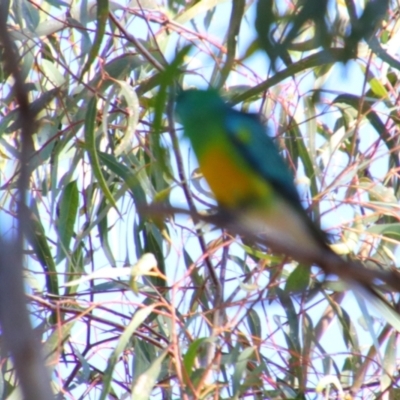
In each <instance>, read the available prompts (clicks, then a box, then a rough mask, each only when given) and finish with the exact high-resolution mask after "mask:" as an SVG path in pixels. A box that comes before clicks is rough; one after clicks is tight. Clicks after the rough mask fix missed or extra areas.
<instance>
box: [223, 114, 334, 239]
mask: <svg viewBox="0 0 400 400" xmlns="http://www.w3.org/2000/svg"><path fill="white" fill-rule="evenodd" d="M225 124H226V128H227V131H228V132H229V138H230V140H231V142H232V144H233V145H234V147H235V148H236V150H237V151H238V152H239V153H240V154H241V156H242V157H244V158H245V159H246V161H247V163H248V165H250V166H251V167H252V169H253V171H254V173H256V174H258V175H261V176H262V178H263V179H265V180H266V181H267V182H268V183H269V184H271V185H272V187H273V188H274V190H276V192H277V193H279V194H280V195H281V196H282V197H283V198H284V199H285V200H286V201H287V202H288V203H289V204H290V205H291V206H292V207H293V208H294V209H295V210H297V212H298V213H299V214H300V215H302V216H303V217H304V221H305V224H306V225H307V226H308V227H309V229H310V232H311V234H312V235H313V236H314V237H315V238H316V239H317V240H318V241H319V242H320V243H321V244H322V243H323V244H326V242H327V241H326V235H325V233H324V232H322V231H320V229H319V228H317V226H316V225H315V224H314V223H313V222H312V220H311V219H310V218H309V217H308V215H307V213H306V212H305V210H304V208H303V206H302V205H301V200H300V196H299V193H298V192H297V189H296V186H295V185H294V182H293V180H294V179H293V174H292V173H291V171H290V169H289V167H288V166H287V165H286V163H285V161H284V159H283V158H282V156H281V155H280V154H279V150H278V148H277V147H276V145H275V143H274V142H273V140H272V139H271V138H270V137H269V136H268V135H267V134H266V130H265V128H264V126H263V124H262V123H261V122H260V120H259V118H258V116H257V115H255V114H246V113H242V112H239V111H236V110H233V109H229V112H228V113H227V115H226V119H225Z"/></svg>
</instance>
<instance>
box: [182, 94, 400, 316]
mask: <svg viewBox="0 0 400 400" xmlns="http://www.w3.org/2000/svg"><path fill="white" fill-rule="evenodd" d="M175 112H176V115H177V118H178V121H179V122H180V124H181V125H182V127H183V134H184V136H185V137H186V138H188V139H189V141H190V143H191V145H192V148H193V151H194V154H195V156H196V158H197V160H198V164H199V168H200V171H201V173H202V175H203V177H204V178H205V180H206V181H207V183H208V185H209V187H210V189H211V191H212V192H213V194H214V196H215V199H216V201H217V204H218V210H219V212H220V214H221V215H222V216H223V217H224V218H220V219H219V220H218V221H219V222H221V223H220V225H226V226H222V227H223V228H225V227H228V230H229V229H231V230H233V231H234V233H237V234H239V235H244V236H246V235H248V236H249V237H250V238H252V239H254V238H262V239H261V240H262V243H264V244H266V245H267V246H268V247H270V248H271V249H274V250H276V251H278V252H280V253H283V254H286V255H287V256H290V257H292V258H294V259H296V261H301V262H306V263H313V264H316V265H318V266H319V267H320V268H322V269H323V270H324V271H325V273H326V274H327V275H329V274H334V275H336V276H339V277H340V278H341V279H343V280H344V281H347V282H349V283H350V284H351V283H355V284H357V285H358V286H362V287H363V288H364V289H365V290H364V291H368V292H372V293H373V295H374V296H378V297H379V298H380V299H381V298H382V296H381V295H380V294H379V293H377V292H376V290H375V283H376V280H381V281H383V282H385V283H386V284H388V285H389V286H391V287H393V288H395V289H396V290H398V291H400V278H399V275H398V274H396V273H395V271H382V270H371V269H369V268H365V267H364V266H363V265H362V264H361V263H359V262H347V261H346V260H343V259H342V258H341V257H340V256H339V255H338V254H336V253H335V252H334V251H333V250H332V249H331V247H330V246H329V244H328V241H327V235H326V233H325V232H323V231H322V230H321V228H320V227H319V226H317V225H316V223H315V222H314V221H312V219H311V218H310V217H309V216H308V214H307V212H306V211H305V209H304V208H303V206H302V202H301V199H300V195H299V193H298V191H297V188H296V185H295V183H294V174H293V173H292V172H291V170H290V168H289V166H288V164H287V163H286V161H285V160H284V158H283V157H282V156H281V154H280V151H279V149H278V147H277V145H276V144H275V142H274V140H273V139H272V138H271V137H270V136H268V134H267V131H266V128H265V127H264V125H263V124H262V122H261V120H260V118H259V116H258V115H257V114H251V113H246V112H241V111H238V110H235V109H234V108H232V107H231V106H230V105H229V104H227V103H226V102H225V101H224V100H223V99H222V98H221V96H220V95H219V93H218V91H217V90H215V89H206V90H199V89H189V90H182V91H181V92H180V93H179V94H178V96H177V99H176V107H175ZM397 316H398V314H397Z"/></svg>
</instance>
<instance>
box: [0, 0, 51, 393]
mask: <svg viewBox="0 0 400 400" xmlns="http://www.w3.org/2000/svg"><path fill="white" fill-rule="evenodd" d="M4 4H6V3H4ZM4 4H3V6H2V7H1V6H0V21H1V23H0V42H1V45H2V47H3V52H4V53H3V65H4V69H5V70H6V71H7V72H8V73H10V74H11V75H12V77H13V78H14V85H13V88H12V89H13V93H14V96H15V99H16V102H17V103H18V104H19V113H20V120H21V135H20V139H21V150H20V154H19V161H20V164H21V168H20V174H19V179H18V183H17V188H18V210H17V218H18V229H17V235H16V237H14V238H7V239H5V238H3V239H1V240H0V322H1V327H2V331H3V337H4V344H5V347H6V349H7V351H8V352H9V353H10V354H11V357H12V359H13V363H14V366H15V369H16V372H17V376H18V378H19V383H20V385H21V389H22V393H23V395H24V398H26V399H28V398H29V399H32V400H47V399H48V400H51V399H53V394H52V390H51V388H50V376H49V373H48V371H47V369H46V368H45V365H44V359H43V355H42V350H41V346H40V343H39V341H38V339H37V338H36V335H35V334H34V332H33V330H32V327H31V324H30V320H29V314H28V310H27V307H26V299H25V293H24V282H23V238H24V226H25V227H26V223H27V221H29V217H28V216H27V215H26V213H27V210H28V208H27V207H25V199H26V192H27V188H28V184H29V177H30V168H29V157H30V155H31V154H32V152H33V149H34V147H33V140H32V134H33V132H34V131H33V130H34V115H33V112H32V109H31V108H30V105H29V101H28V96H27V92H26V89H25V86H24V82H23V80H22V77H21V74H20V71H19V69H18V65H19V63H18V56H17V54H16V53H15V50H14V43H13V42H12V41H11V39H10V35H9V33H8V31H7V25H6V23H5V19H6V17H5V16H6V15H7V11H8V10H6V9H5V7H4Z"/></svg>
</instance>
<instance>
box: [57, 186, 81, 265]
mask: <svg viewBox="0 0 400 400" xmlns="http://www.w3.org/2000/svg"><path fill="white" fill-rule="evenodd" d="M78 207H79V192H78V184H77V182H76V181H72V182H70V183H69V184H68V185H67V186H65V188H64V190H63V192H62V194H61V200H60V204H59V216H58V219H57V231H58V236H59V239H60V240H59V242H58V243H57V263H59V262H61V261H62V260H63V259H64V258H65V256H66V254H68V251H69V245H70V242H71V239H72V235H73V233H74V225H75V220H76V217H77V214H78Z"/></svg>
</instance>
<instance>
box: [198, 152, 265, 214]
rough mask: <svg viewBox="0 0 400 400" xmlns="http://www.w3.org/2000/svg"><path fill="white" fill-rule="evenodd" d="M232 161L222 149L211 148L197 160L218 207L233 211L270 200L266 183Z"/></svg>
mask: <svg viewBox="0 0 400 400" xmlns="http://www.w3.org/2000/svg"><path fill="white" fill-rule="evenodd" d="M234 160H235V159H234V157H231V156H230V155H229V154H226V151H225V149H221V148H218V147H215V146H214V148H213V149H210V150H209V151H207V153H206V154H204V155H203V156H202V157H201V159H199V163H200V169H201V171H202V173H203V175H204V177H205V178H206V180H207V182H208V184H209V186H210V188H211V190H212V191H213V193H214V195H215V197H216V199H217V201H218V203H219V204H220V205H222V206H225V207H230V208H235V207H238V206H240V205H242V204H246V203H248V202H252V203H257V202H258V201H260V202H264V203H265V202H268V201H269V200H271V199H269V197H270V196H272V190H271V187H270V185H269V184H268V182H266V181H265V180H264V179H263V178H261V177H258V176H257V175H255V174H254V172H253V171H251V170H249V168H248V167H247V166H246V165H243V164H241V165H239V164H237V163H235V162H234Z"/></svg>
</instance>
